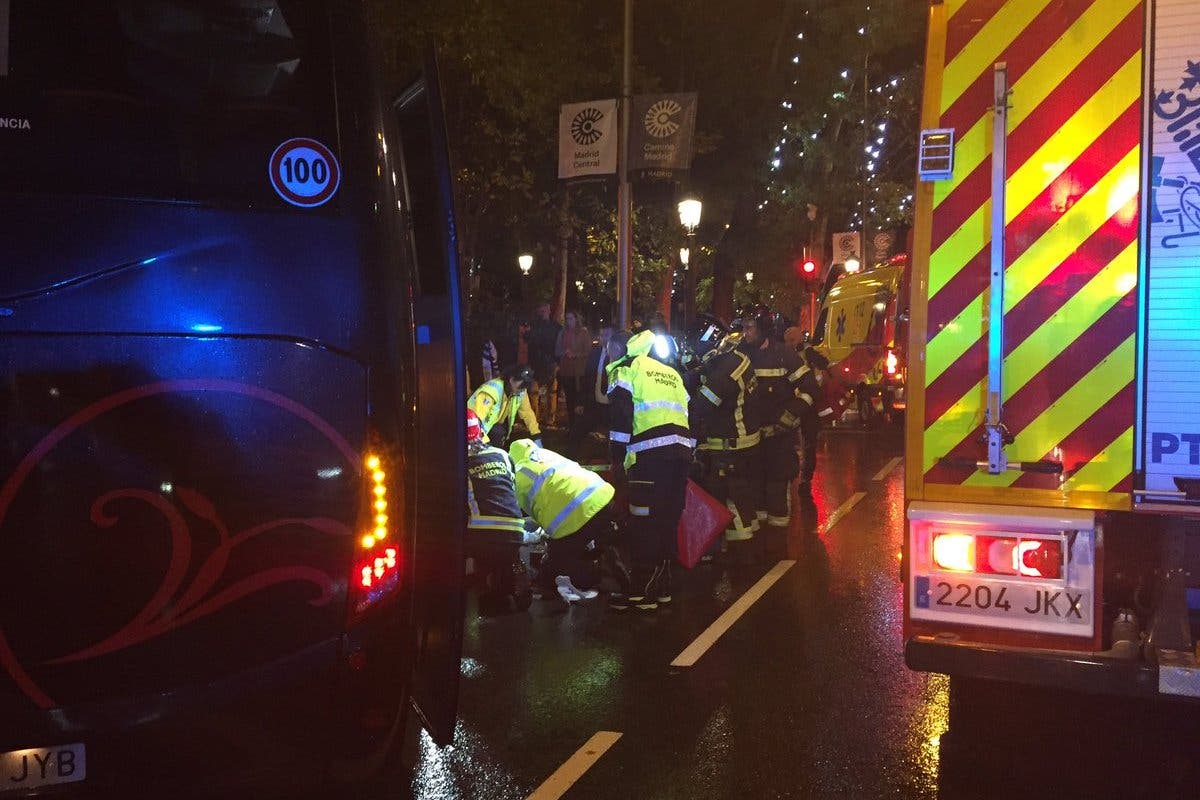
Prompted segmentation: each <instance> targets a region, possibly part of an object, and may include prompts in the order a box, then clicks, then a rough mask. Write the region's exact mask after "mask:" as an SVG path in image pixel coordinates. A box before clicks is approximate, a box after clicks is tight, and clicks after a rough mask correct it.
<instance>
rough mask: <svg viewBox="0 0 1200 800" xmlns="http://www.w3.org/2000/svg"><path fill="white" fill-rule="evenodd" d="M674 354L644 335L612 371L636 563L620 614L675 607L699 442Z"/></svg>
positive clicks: (621, 474)
mask: <svg viewBox="0 0 1200 800" xmlns="http://www.w3.org/2000/svg"><path fill="white" fill-rule="evenodd" d="M671 356H672V352H671V347H670V343H669V342H667V341H666V340H665V339H663V338H662V337H656V336H655V334H654V332H653V331H642V332H640V333H637V334H634V336H633V337H632V338H631V339H630V340H629V343H628V345H627V349H626V355H625V357H624V358H622V359H621V360H619V361H617V362H615V363H613V364H611V365H610V367H609V369H610V371H609V382H608V397H609V419H610V426H611V430H610V431H609V434H608V438H609V441H610V443H611V448H612V460H613V475H614V477H616V478H617V480H627V481H628V488H629V513H630V518H629V528H628V534H629V546H630V553H631V555H632V558H633V582H632V585H631V586H630V589H629V592H628V593H624V592H619V593H615V594H613V595H612V596H611V597H610V600H609V602H610V605H611V606H612V607H613V608H614V609H617V610H623V609H627V608H630V607H631V606H634V607H637V608H639V609H641V610H644V611H653V610H654V609H656V608H658V606H659V604H660V603H669V602H671V561H672V560H673V559H674V558H675V553H676V545H675V540H676V532H677V530H678V528H679V518H680V517H681V516H682V515H683V507H684V502H685V500H686V497H687V479H688V471H689V469H690V467H691V463H692V449H693V448H694V447H695V444H696V443H695V441H694V440H693V439H692V434H691V427H690V425H689V423H688V394H687V389H685V388H684V385H683V378H682V377H680V375H679V373H678V372H676V371H675V370H674V369H673V368H671V367H670V366H668V365H667V364H666V363H665V362H666V361H667V360H668V359H669V358H670V357H671Z"/></svg>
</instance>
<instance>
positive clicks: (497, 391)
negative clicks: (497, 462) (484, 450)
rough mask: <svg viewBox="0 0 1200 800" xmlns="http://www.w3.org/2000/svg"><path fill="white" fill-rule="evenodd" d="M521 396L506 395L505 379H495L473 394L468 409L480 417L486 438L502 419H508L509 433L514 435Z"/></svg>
mask: <svg viewBox="0 0 1200 800" xmlns="http://www.w3.org/2000/svg"><path fill="white" fill-rule="evenodd" d="M521 394H523V392H522V393H521ZM521 394H516V395H506V394H505V392H504V379H503V378H493V379H492V380H490V381H487V382H486V383H484V384H481V385H480V387H479V388H478V389H476V390H475V391H474V392H472V393H471V396H470V397H469V398H468V399H467V408H469V409H471V410H472V411H474V412H475V415H476V416H477V417H479V424H480V427H482V428H483V434H484V436H487V434H488V433H489V432H490V431H491V430H492V428H493V427H495V425H496V423H497V422H499V421H500V420H501V419H502V418H506V421H507V422H508V431H509V433H510V434H511V433H512V429H513V424H514V423H516V421H517V411H519V410H520V408H521Z"/></svg>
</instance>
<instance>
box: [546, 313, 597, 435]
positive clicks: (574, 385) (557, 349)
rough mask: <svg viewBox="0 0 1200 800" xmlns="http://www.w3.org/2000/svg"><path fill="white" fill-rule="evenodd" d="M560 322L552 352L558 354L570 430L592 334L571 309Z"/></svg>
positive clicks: (577, 408)
mask: <svg viewBox="0 0 1200 800" xmlns="http://www.w3.org/2000/svg"><path fill="white" fill-rule="evenodd" d="M564 322H565V325H564V326H563V329H562V330H561V331H559V332H558V341H557V342H556V343H555V345H554V355H555V356H556V357H557V358H558V382H559V385H561V386H562V389H563V394H564V396H565V398H566V401H567V428H568V429H569V430H573V429H574V425H575V415H576V414H577V413H579V411H581V409H580V408H579V407H578V406H579V402H580V401H579V395H580V391H581V388H582V386H583V374H584V370H585V369H586V367H587V360H588V353H589V352H590V351H591V349H592V334H591V331H589V330H588V329H587V327H586V326H584V325H583V324H582V323H580V321H579V315H578V314H576V313H575V312H574V311H568V312H567V313H566V317H565V318H564Z"/></svg>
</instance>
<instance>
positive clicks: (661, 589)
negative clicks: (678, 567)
mask: <svg viewBox="0 0 1200 800" xmlns="http://www.w3.org/2000/svg"><path fill="white" fill-rule="evenodd" d="M654 599H655V600H657V601H658V602H659V604H660V605H669V604H670V602H671V561H670V559H667V560H665V561H663V562H662V564H661V565H660V566H659V573H658V583H657V585H656V586H655V592H654Z"/></svg>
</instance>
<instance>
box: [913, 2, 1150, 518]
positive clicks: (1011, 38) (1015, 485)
mask: <svg viewBox="0 0 1200 800" xmlns="http://www.w3.org/2000/svg"><path fill="white" fill-rule="evenodd" d="M953 10H954V9H953V8H951V9H950V11H951V12H953ZM988 12H989V13H982V12H978V13H977V12H973V13H971V14H970V17H971V19H963V20H960V19H959V15H957V14H952V15H951V16H950V18H949V21H948V27H947V36H946V42H947V48H946V53H945V66H944V68H943V69H942V71H941V80H942V86H941V91H940V102H939V113H940V116H939V120H938V126H939V127H945V128H952V129H954V131H955V136H956V147H955V164H954V175H953V178H952V179H951V180H949V181H943V182H939V183H938V184H937V185H936V187H935V189H934V191H933V197H932V214H931V216H930V218H929V222H928V229H927V231H921V232H920V233H921V235H922V236H923V238H924V237H928V241H927V246H928V248H929V256H928V262H927V264H928V282H927V284H925V286H924V287H923V288H924V289H925V292H926V296H927V306H926V308H925V309H924V312H925V313H924V316H925V321H924V322H925V324H924V334H925V336H924V341H923V344H924V346H925V362H924V373H925V374H924V376H923V383H924V397H923V415H922V416H923V420H922V421H923V424H924V432H923V437H922V438H923V441H922V445H923V448H922V452H921V455H920V462H919V464H914V469H920V471H921V473H922V480H923V482H924V489H923V492H922V495H923V496H924V497H925V498H926V499H955V500H964V499H969V500H974V501H978V502H1000V503H1023V504H1026V505H1034V506H1068V507H1078V508H1108V509H1122V508H1128V507H1129V496H1130V495H1129V493H1130V491H1131V490H1132V483H1131V477H1132V444H1133V440H1132V435H1133V434H1132V426H1133V420H1134V351H1135V336H1136V323H1137V321H1136V302H1135V288H1136V281H1137V232H1138V220H1139V212H1138V190H1139V182H1140V179H1139V166H1140V165H1139V160H1140V136H1141V131H1140V128H1141V126H1140V109H1141V61H1142V41H1143V33H1144V31H1143V28H1144V23H1143V10H1142V7H1141V4H1140V2H1137V0H1066V1H1065V2H1061V3H1054V4H1050V5H1049V6H1045V7H1044V8H1043V7H1042V4H1031V3H1017V2H1008V3H1003V4H1000V3H997V4H994V5H993V7H991V8H989V9H988ZM963 26H967V29H964V28H963ZM997 62H1004V63H1006V64H1007V68H1008V78H1009V86H1010V89H1011V96H1010V100H1009V103H1010V111H1009V130H1008V141H1007V147H1008V159H1007V175H1006V208H1005V218H1006V230H1005V248H1006V256H1005V270H1006V280H1005V302H1004V308H1005V316H1004V322H1003V324H1004V334H1005V336H1004V339H1005V342H1004V350H1005V352H1004V354H1003V356H1004V392H1003V400H1004V410H1003V421H1004V423H1005V425H1006V427H1007V428H1008V429H1009V431H1010V432H1011V433H1012V434H1013V435H1014V436H1015V441H1014V442H1013V443H1012V444H1010V445H1009V446H1008V448H1007V453H1008V456H1009V459H1010V460H1014V461H1036V460H1042V459H1049V460H1054V461H1059V462H1061V463H1062V464H1063V468H1064V472H1063V474H1062V476H1057V475H1045V474H1028V473H1026V474H1022V473H1020V472H1016V471H1010V472H1006V473H1004V474H1002V475H995V476H993V475H987V474H983V473H979V472H976V471H974V470H972V469H969V468H964V467H950V466H947V465H945V464H940V463H939V460H940V459H942V458H946V457H949V458H953V459H966V460H970V461H974V460H978V459H980V458H981V457H982V456H983V454H984V451H983V447H982V445H981V444H980V435H981V434H982V433H983V427H982V426H983V423H984V407H985V404H986V393H987V381H986V372H987V363H988V358H989V354H988V351H987V338H986V335H985V334H986V331H987V330H988V328H989V327H990V325H991V324H994V321H991V322H989V320H988V319H987V318H986V311H985V309H986V307H987V302H988V282H989V266H990V246H991V243H990V215H991V198H992V191H993V187H992V179H991V166H992V165H991V152H992V142H991V141H990V140H991V130H992V120H993V116H992V113H991V112H990V111H989V110H988V108H989V106H991V105H992V104H993V102H994V98H993V96H992V94H993V91H992V87H993V65H994V64H996V63H997ZM925 199H926V201H928V200H929V198H928V197H926V198H925ZM922 246H924V243H923V245H922ZM918 335H919V332H918ZM916 423H917V419H916V418H915V417H914V424H916Z"/></svg>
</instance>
